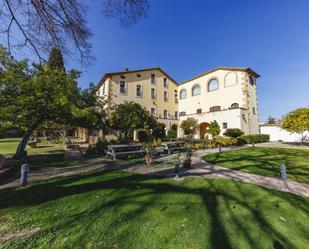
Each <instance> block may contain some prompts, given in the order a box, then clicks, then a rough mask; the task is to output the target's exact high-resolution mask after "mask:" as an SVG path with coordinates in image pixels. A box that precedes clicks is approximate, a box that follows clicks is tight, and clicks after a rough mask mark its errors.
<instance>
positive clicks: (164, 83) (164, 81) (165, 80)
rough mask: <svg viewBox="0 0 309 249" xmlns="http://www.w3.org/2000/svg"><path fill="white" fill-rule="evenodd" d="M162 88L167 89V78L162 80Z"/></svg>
mask: <svg viewBox="0 0 309 249" xmlns="http://www.w3.org/2000/svg"><path fill="white" fill-rule="evenodd" d="M163 86H164V87H167V78H163Z"/></svg>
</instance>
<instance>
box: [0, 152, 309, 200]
mask: <svg viewBox="0 0 309 249" xmlns="http://www.w3.org/2000/svg"><path fill="white" fill-rule="evenodd" d="M237 149H239V147H229V148H223V150H224V151H227V150H237ZM214 152H217V149H207V150H199V151H196V152H194V154H193V156H192V166H194V168H192V169H189V170H184V169H182V170H183V172H182V176H183V177H187V176H202V177H205V178H225V179H232V180H237V181H241V182H246V183H252V184H256V185H260V186H264V187H267V188H272V189H276V190H279V191H283V192H290V193H293V194H296V195H301V196H308V197H309V184H305V183H299V182H295V181H291V180H286V181H282V180H281V179H278V178H274V177H267V176H259V175H255V174H250V173H245V172H241V171H237V170H232V169H227V168H223V167H220V166H216V165H212V164H210V163H207V162H205V161H204V160H202V156H204V155H206V154H209V153H214ZM163 160H168V161H173V160H176V159H175V157H174V155H168V156H166V157H163V158H161V159H159V160H158V161H161V162H162V161H163ZM105 169H119V170H125V171H129V172H133V173H138V174H150V175H160V176H167V177H173V176H174V169H173V167H171V165H168V164H164V163H163V164H161V165H160V167H158V166H155V165H154V166H152V167H149V166H146V165H145V164H136V163H134V162H129V163H128V162H124V161H107V160H105V158H103V157H102V158H95V159H89V160H87V161H86V162H85V163H83V164H81V165H76V166H71V167H65V168H59V169H50V170H40V171H34V172H31V173H30V175H29V181H30V182H33V181H37V180H44V179H48V178H53V177H59V176H70V175H76V174H80V173H86V172H89V171H99V170H105ZM17 185H18V180H15V181H13V182H10V183H7V184H5V185H1V186H0V189H4V188H8V187H16V186H17Z"/></svg>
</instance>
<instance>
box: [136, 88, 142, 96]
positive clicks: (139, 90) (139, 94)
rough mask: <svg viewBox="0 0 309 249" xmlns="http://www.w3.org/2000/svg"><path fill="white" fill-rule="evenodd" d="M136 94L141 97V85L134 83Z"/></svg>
mask: <svg viewBox="0 0 309 249" xmlns="http://www.w3.org/2000/svg"><path fill="white" fill-rule="evenodd" d="M136 96H137V97H142V86H141V85H136Z"/></svg>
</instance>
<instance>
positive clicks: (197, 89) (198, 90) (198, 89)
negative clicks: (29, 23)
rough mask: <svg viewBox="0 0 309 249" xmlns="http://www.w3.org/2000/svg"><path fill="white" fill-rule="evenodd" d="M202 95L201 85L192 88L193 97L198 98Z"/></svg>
mask: <svg viewBox="0 0 309 249" xmlns="http://www.w3.org/2000/svg"><path fill="white" fill-rule="evenodd" d="M200 94H201V87H200V86H199V85H194V86H193V87H192V96H197V95H200Z"/></svg>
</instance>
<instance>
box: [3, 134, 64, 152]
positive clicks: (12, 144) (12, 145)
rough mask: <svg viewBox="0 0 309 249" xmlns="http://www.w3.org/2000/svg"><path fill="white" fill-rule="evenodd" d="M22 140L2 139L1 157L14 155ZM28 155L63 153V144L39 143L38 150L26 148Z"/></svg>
mask: <svg viewBox="0 0 309 249" xmlns="http://www.w3.org/2000/svg"><path fill="white" fill-rule="evenodd" d="M20 140H21V138H2V139H0V155H1V154H2V155H14V154H15V152H16V148H17V146H18V144H19V142H20ZM26 150H27V151H28V154H29V155H31V154H44V153H53V152H63V151H64V148H63V145H62V144H50V143H38V145H37V148H28V147H27V148H26Z"/></svg>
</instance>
